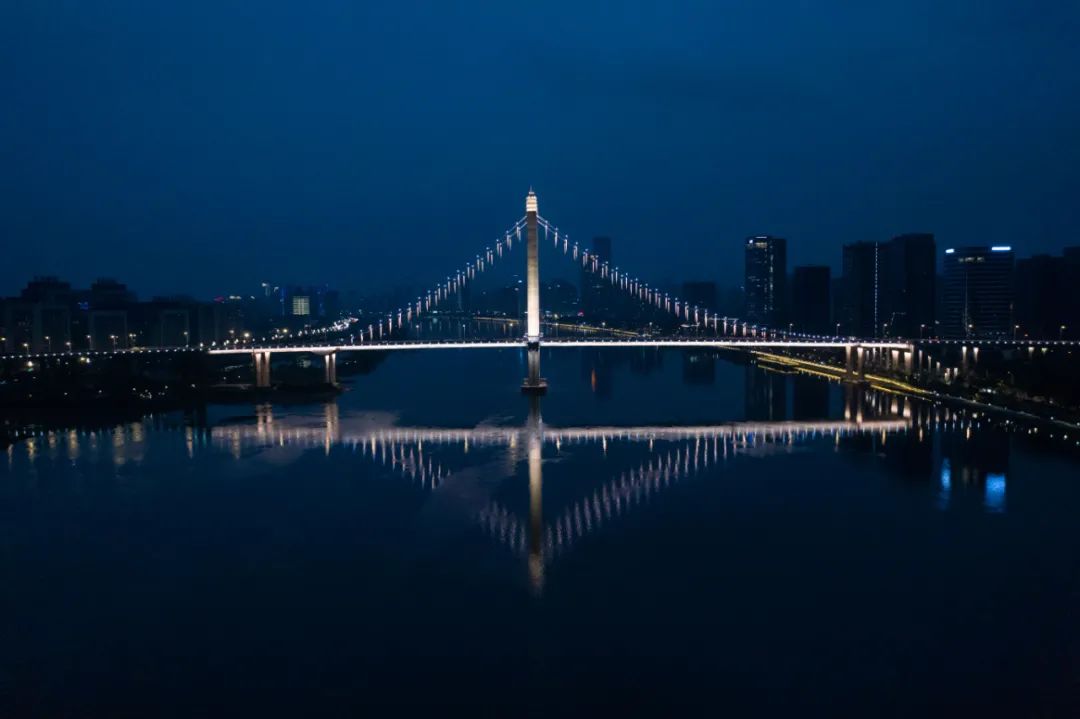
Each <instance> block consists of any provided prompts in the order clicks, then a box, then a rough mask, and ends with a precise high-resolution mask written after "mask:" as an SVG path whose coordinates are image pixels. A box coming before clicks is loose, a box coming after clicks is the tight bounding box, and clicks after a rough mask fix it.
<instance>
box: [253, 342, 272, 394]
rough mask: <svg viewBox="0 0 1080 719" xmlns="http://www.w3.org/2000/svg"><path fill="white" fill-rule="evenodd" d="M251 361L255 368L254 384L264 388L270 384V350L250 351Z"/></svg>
mask: <svg viewBox="0 0 1080 719" xmlns="http://www.w3.org/2000/svg"><path fill="white" fill-rule="evenodd" d="M251 361H252V365H253V368H254V370H255V386H256V387H257V388H260V389H265V388H267V387H269V386H270V352H268V351H262V350H260V351H258V352H252V353H251Z"/></svg>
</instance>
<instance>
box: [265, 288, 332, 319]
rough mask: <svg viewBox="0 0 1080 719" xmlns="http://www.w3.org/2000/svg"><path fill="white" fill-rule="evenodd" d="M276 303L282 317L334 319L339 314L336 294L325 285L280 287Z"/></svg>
mask: <svg viewBox="0 0 1080 719" xmlns="http://www.w3.org/2000/svg"><path fill="white" fill-rule="evenodd" d="M278 301H279V302H280V306H281V316H282V317H296V318H308V317H314V318H319V319H326V318H330V319H336V318H337V316H338V315H339V314H340V303H339V301H338V293H337V292H336V291H334V290H331V289H330V288H329V287H327V286H325V285H321V286H311V287H304V286H297V285H292V286H288V287H281V288H279V289H278Z"/></svg>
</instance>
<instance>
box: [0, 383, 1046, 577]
mask: <svg viewBox="0 0 1080 719" xmlns="http://www.w3.org/2000/svg"><path fill="white" fill-rule="evenodd" d="M782 379H783V378H782V377H777V381H780V380H782ZM845 400H846V401H845V405H844V408H843V411H842V415H841V416H842V417H843V419H836V420H807V421H799V420H796V421H787V420H781V421H770V420H769V419H763V420H758V421H742V422H731V423H725V424H714V425H682V426H669V425H639V426H583V427H559V426H551V425H548V424H546V423H545V422H544V421H543V419H542V415H541V402H542V399H541V398H540V397H535V396H534V397H529V413H528V415H527V417H526V419H525V421H524V422H523V423H521V424H520V425H512V426H492V425H480V426H476V427H472V428H445V427H407V426H399V425H397V424H396V423H395V422H394V421H393V419H392V417H391V416H389V415H385V416H379V415H373V414H360V415H348V414H347V415H345V416H344V417H343V416H341V414H340V413H339V410H338V405H337V403H336V402H331V403H328V404H326V405H324V406H323V408H322V414H321V416H317V417H315V418H313V417H311V416H310V415H307V416H304V415H297V414H293V413H288V410H286V412H287V413H286V414H284V415H283V416H279V417H275V412H274V407H273V406H272V405H269V404H264V405H258V406H256V412H255V416H254V418H253V419H254V421H251V422H243V423H235V422H229V423H226V424H220V425H216V426H208V422H207V421H206V417H205V416H203V415H200V416H192V417H191V418H190V420H191V423H189V424H185V425H184V426H182V427H177V426H176V425H175V424H174V423H173V424H170V421H169V420H166V419H165V418H164V417H148V418H144V419H143V420H141V421H137V422H132V423H128V424H122V425H116V426H112V427H107V428H103V429H98V430H89V431H88V430H86V429H79V428H68V429H57V430H51V431H44V430H27V431H18V430H17V431H16V432H15V433H13V439H14V440H15V442H14V443H12V444H9V445H8V446H7V447H6V448H5V449H4V454H5V455H6V462H5V463H4V466H5V470H6V473H7V474H9V475H11V476H26V477H36V476H38V474H39V472H49V471H51V470H52V468H53V466H57V465H66V466H71V465H76V464H77V465H79V466H84V465H85V466H92V465H96V464H97V463H98V462H100V461H106V462H111V464H113V465H114V467H115V468H116V470H118V471H120V470H121V469H122V468H124V467H125V466H126V465H140V464H143V463H144V462H148V461H149V462H153V461H155V460H153V458H152V457H151V456H150V451H151V447H152V446H157V447H159V448H161V449H162V450H165V451H167V452H171V451H173V450H172V449H170V448H171V447H175V448H176V450H178V451H180V452H182V453H184V454H186V456H187V458H188V459H189V460H191V459H196V458H197V455H199V454H200V453H201V452H203V451H205V450H211V451H214V452H215V453H216V452H219V451H224V452H225V453H226V454H228V455H231V456H232V457H233V458H234V459H236V460H238V461H240V462H241V463H242V464H244V465H245V466H247V465H249V464H251V463H250V462H248V460H251V459H253V458H255V457H256V456H258V455H259V454H260V453H263V452H269V454H267V455H266V456H265V457H264V459H265V460H267V461H269V462H272V463H276V462H279V461H280V460H281V459H282V457H281V456H278V455H277V454H275V451H276V450H286V451H287V450H299V451H301V452H304V451H308V450H311V449H319V450H322V451H323V452H324V453H325V454H327V455H329V454H330V452H331V450H332V449H334V448H345V449H347V450H350V451H351V453H353V454H355V455H359V456H361V457H363V458H365V459H366V460H367V461H370V462H371V463H373V464H376V465H379V466H385V467H387V468H388V469H389V470H390V471H391V472H392V474H394V475H396V476H398V477H401V478H403V479H405V480H407V481H408V483H409V485H410V486H413V487H416V488H418V489H419V490H421V491H422V492H424V493H428V494H430V495H432V497H433V498H434V497H443V499H441V500H439V501H438V502H437V504H440V506H443V505H445V507H449V508H450V509H451V511H452V512H453V513H455V518H456V521H457V523H458V524H459V525H461V526H466V527H467V526H471V527H476V528H479V529H480V530H481V531H482V532H483V533H484V534H485V535H486V536H487V537H489V538H490V539H491V540H493V541H494V542H495V544H497V545H498V546H502V547H505V548H506V549H508V550H509V551H510V552H511V553H512V554H513V555H515V556H520V557H522V558H523V559H524V560H525V561H526V565H527V567H528V576H529V578H530V581H531V583H532V586H533V587H534V588H535V589H536V590H537V591H539V590H540V589H541V588H542V586H543V583H544V575H545V570H546V568H547V567H549V566H551V564H552V563H553V562H556V561H558V560H559V559H560V557H564V556H566V555H567V554H568V553H569V552H570V551H571V550H573V549H574V548H575V547H576V546H577V545H578V544H579V543H580V542H581V541H582V540H583V539H584V538H585V537H587V536H589V535H592V534H595V533H597V532H599V531H600V530H602V529H604V528H605V527H609V526H611V525H612V524H613V523H614V522H615V520H618V519H619V518H621V517H624V516H626V515H628V514H629V513H631V512H632V511H633V510H635V509H637V508H640V507H642V506H644V505H646V504H648V503H649V502H651V501H652V500H653V498H655V497H657V496H658V495H660V494H662V493H664V490H666V489H668V488H670V487H672V486H674V485H675V484H677V483H679V482H681V481H682V480H685V479H688V478H692V477H694V476H696V475H698V474H703V473H705V472H706V471H707V470H710V469H711V468H715V467H716V466H717V465H718V464H721V463H723V462H725V461H727V460H729V459H731V458H734V457H737V456H740V455H760V454H763V453H770V452H781V453H782V452H787V451H791V450H792V449H794V448H795V447H796V446H798V445H799V444H801V443H812V442H819V443H820V442H821V441H823V440H825V441H829V440H831V441H832V442H835V444H836V445H838V446H839V445H840V444H841V441H843V440H846V441H845V445H846V446H848V447H851V448H855V449H856V450H857V451H858V450H860V449H866V450H868V451H872V452H873V453H874V454H875V455H881V456H882V458H883V460H884V461H885V462H886V463H887V464H892V465H895V466H896V467H897V468H898V469H899V471H902V472H906V473H908V474H909V475H910V476H913V477H918V478H924V479H926V478H930V481H933V482H935V483H937V484H939V490H940V491H939V493H938V495H937V497H936V502H935V503H936V505H937V506H938V508H939V509H941V510H946V509H948V508H949V507H950V506H951V505H953V504H954V503H956V502H964V501H965V499H966V497H965V495H968V496H970V495H971V494H972V493H973V492H974V493H978V494H980V495H985V497H984V498H983V504H984V508H985V509H986V510H987V511H992V512H1002V511H1005V484H1006V472H1007V471H1008V449H1007V447H1008V443H1007V442H1001V441H1000V436H998V438H997V439H995V435H993V434H988V435H986V439H985V441H975V439H977V437H978V436H981V434H982V433H981V432H980V427H981V426H982V424H983V422H984V418H980V416H979V414H978V413H970V412H965V411H962V410H954V409H950V408H948V407H945V406H940V405H932V404H926V403H921V402H913V401H911V400H908V399H906V398H904V397H900V396H898V395H895V394H889V393H884V392H877V391H872V390H870V391H857V390H856V389H855V388H854V387H851V386H845ZM939 430H940V431H942V432H944V433H947V434H945V435H944V436H945V438H944V439H942V440H939V441H938V443H937V444H936V447H937V448H938V449H937V450H935V449H934V446H935V444H934V443H931V442H929V441H928V440H929V436H930V433H932V432H936V431H939ZM1030 431H1034V430H1030ZM163 432H164V434H165V435H167V436H172V437H173V438H174V440H179V441H178V442H174V440H168V441H163V440H162V439H161V438H160V437H161V436H162V434H163ZM894 434H907V435H910V436H909V437H908V438H907V439H906V440H904V441H902V442H899V443H894V442H892V441H888V438H889V437H890V436H891V435H894ZM178 435H179V436H178ZM155 437H156V438H155ZM152 438H154V439H152ZM988 443H989V444H990V445H991V446H988ZM579 447H580V448H593V451H596V450H599V452H600V453H601V454H602V456H603V460H604V464H603V467H604V469H602V470H600V472H599V475H600V477H603V476H604V475H605V474H607V468H608V467H615V466H616V465H615V462H616V461H618V459H617V457H618V455H615V454H612V455H609V452H612V453H614V452H619V451H620V450H624V449H631V452H632V451H633V449H632V448H634V447H637V448H639V449H644V450H646V452H647V454H646V455H645V456H644V457H643V458H640V457H639V458H634V459H633V460H632V462H631V463H630V464H632V465H633V466H630V467H625V466H624V467H621V468H616V469H613V470H611V472H610V474H609V475H608V476H607V477H606V479H604V480H603V481H599V482H595V483H594V482H593V481H592V479H591V478H592V477H595V476H597V473H592V474H591V475H589V476H590V480H589V481H588V483H587V484H585V485H575V486H574V487H573V488H572V490H571V491H572V492H573V493H574V494H575V495H576V496H574V498H573V499H571V500H570V501H563V499H562V498H561V497H559V495H560V494H563V495H564V494H565V493H564V492H563V491H562V490H564V489H565V485H562V484H558V485H557V486H558V487H559V491H556V493H555V496H556V497H557V501H556V502H555V504H556V505H557V506H555V507H553V506H552V503H551V498H549V505H548V507H547V510H548V511H547V512H545V511H544V509H545V507H544V491H543V490H544V486H543V482H544V469H545V465H549V466H550V463H551V462H552V460H555V461H559V460H560V459H566V458H567V457H568V456H569V455H568V454H567V452H572V451H573V450H575V449H576V448H579ZM894 450H895V451H894ZM470 451H473V452H474V453H475V452H477V451H481V452H482V453H487V454H491V455H492V456H493V458H494V461H493V462H489V463H488V464H487V465H485V469H484V471H485V472H486V473H487V475H486V476H485V477H483V478H482V481H481V482H480V484H481V485H482V486H480V487H478V486H475V482H476V479H477V472H476V470H477V458H476V456H474V455H469V452H470ZM935 452H940V457H939V459H937V460H935V459H934V453H935ZM545 455H547V456H545ZM890 455H892V456H890ZM990 455H994V456H992V457H991V456H990ZM181 456H182V455H181ZM481 456H483V454H481ZM285 459H286V460H287V461H291V460H292V459H293V458H288V457H286V458H285ZM581 459H585V460H587V461H589V460H588V457H587V455H582V456H581ZM156 461H160V460H156ZM169 461H173V460H169ZM256 464H257V462H256ZM522 469H523V470H524V472H525V473H526V474H527V477H528V493H527V496H528V499H527V503H526V504H527V506H522V505H515V504H514V503H513V502H508V501H507V500H506V499H505V492H502V491H496V490H497V489H498V488H499V487H500V485H502V484H503V482H502V480H503V479H506V478H509V477H513V476H517V475H518V473H519V471H521V470H522ZM489 470H490V471H489ZM125 471H126V470H125ZM117 476H121V475H117ZM488 480H494V481H488ZM470 482H473V483H474V484H469V483H470ZM507 486H512V485H507ZM444 487H446V488H447V490H446V491H441V490H443V488H444ZM463 489H464V490H467V492H466V493H467V494H469V500H470V502H469V503H460V502H455V501H445V502H444V500H445V499H447V498H448V497H449V498H453V497H454V496H455V494H456V493H460V492H461V491H462V490H463ZM477 490H479V491H477ZM447 492H448V493H449V494H447ZM474 500H475V501H474ZM514 506H517V507H518V509H516V510H515V509H514V508H513V507H514ZM958 506H959V505H958Z"/></svg>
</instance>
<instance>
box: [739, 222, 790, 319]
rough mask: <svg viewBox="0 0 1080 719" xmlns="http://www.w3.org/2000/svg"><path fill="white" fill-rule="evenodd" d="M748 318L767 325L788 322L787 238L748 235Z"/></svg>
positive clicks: (746, 285)
mask: <svg viewBox="0 0 1080 719" xmlns="http://www.w3.org/2000/svg"><path fill="white" fill-rule="evenodd" d="M744 291H745V292H746V318H747V319H748V320H750V321H751V322H757V323H760V324H763V325H766V326H768V327H775V328H779V327H783V326H786V324H787V320H786V317H787V312H786V306H787V240H785V239H784V238H782V237H770V236H768V235H758V236H755V237H748V238H747V239H746V284H745V285H744Z"/></svg>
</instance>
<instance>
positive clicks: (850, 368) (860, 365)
mask: <svg viewBox="0 0 1080 719" xmlns="http://www.w3.org/2000/svg"><path fill="white" fill-rule="evenodd" d="M865 359H866V348H865V347H862V346H861V345H844V374H845V375H846V376H847V379H848V380H849V381H854V380H856V379H860V380H861V379H863V378H865V377H866V369H865V364H864V362H865Z"/></svg>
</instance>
